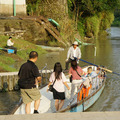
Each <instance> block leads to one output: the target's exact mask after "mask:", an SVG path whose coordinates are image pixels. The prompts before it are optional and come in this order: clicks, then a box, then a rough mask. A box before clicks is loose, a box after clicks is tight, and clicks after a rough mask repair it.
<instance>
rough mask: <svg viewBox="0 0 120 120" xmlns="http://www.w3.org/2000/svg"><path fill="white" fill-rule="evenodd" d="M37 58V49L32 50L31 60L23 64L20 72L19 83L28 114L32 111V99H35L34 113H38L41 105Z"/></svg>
mask: <svg viewBox="0 0 120 120" xmlns="http://www.w3.org/2000/svg"><path fill="white" fill-rule="evenodd" d="M37 58H38V53H37V52H36V51H32V52H30V54H29V60H28V61H27V62H26V63H24V64H23V65H22V66H21V68H20V70H19V73H18V76H19V80H18V85H19V86H20V90H21V97H22V100H23V103H25V104H26V106H25V111H26V113H27V114H30V113H31V110H30V107H31V102H32V101H35V103H34V113H38V108H39V105H40V97H41V95H40V92H39V90H38V89H37V88H36V85H37V83H38V82H41V77H40V73H39V70H38V67H37V66H36V65H35V62H36V61H37Z"/></svg>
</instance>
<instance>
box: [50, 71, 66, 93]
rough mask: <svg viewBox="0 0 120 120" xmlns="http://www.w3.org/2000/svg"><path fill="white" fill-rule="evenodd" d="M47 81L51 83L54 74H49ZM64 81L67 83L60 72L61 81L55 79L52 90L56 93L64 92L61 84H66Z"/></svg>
mask: <svg viewBox="0 0 120 120" xmlns="http://www.w3.org/2000/svg"><path fill="white" fill-rule="evenodd" d="M49 81H50V82H52V83H53V82H54V81H55V72H53V73H52V74H51V76H50V79H49ZM66 81H67V79H66V77H65V75H64V73H63V72H61V79H59V80H58V79H56V81H55V83H54V85H53V88H54V89H55V90H56V91H58V92H64V91H65V89H64V84H63V82H66Z"/></svg>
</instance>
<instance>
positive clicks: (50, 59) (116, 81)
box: [0, 27, 120, 114]
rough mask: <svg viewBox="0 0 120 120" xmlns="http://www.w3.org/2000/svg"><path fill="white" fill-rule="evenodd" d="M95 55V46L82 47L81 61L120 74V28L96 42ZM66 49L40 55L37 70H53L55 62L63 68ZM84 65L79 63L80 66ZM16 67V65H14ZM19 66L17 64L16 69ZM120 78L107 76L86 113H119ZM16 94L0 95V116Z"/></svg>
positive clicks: (12, 103)
mask: <svg viewBox="0 0 120 120" xmlns="http://www.w3.org/2000/svg"><path fill="white" fill-rule="evenodd" d="M96 47H97V55H96V57H95V56H94V50H95V46H93V45H89V46H82V47H81V51H82V59H84V60H86V61H89V62H91V63H95V64H97V65H103V66H106V67H107V68H108V69H110V70H113V71H114V72H117V73H120V28H116V27H112V28H111V36H110V37H109V38H105V37H104V36H101V37H100V39H99V40H97V41H96ZM66 55H67V49H66V50H65V51H61V52H50V53H48V54H45V55H41V56H40V57H39V59H38V61H37V63H36V64H37V65H38V67H39V69H42V68H43V67H44V66H45V63H47V65H48V69H53V66H54V63H55V62H58V61H59V62H61V64H62V66H63V69H64V68H65V59H66ZM84 65H86V64H85V63H83V62H80V66H84ZM15 66H16V65H15ZM19 66H20V65H19V64H17V67H19ZM119 86H120V78H119V76H117V75H115V74H110V73H108V74H107V81H106V87H105V89H104V91H103V93H102V95H101V97H100V98H99V99H98V101H97V102H96V103H95V104H94V105H93V106H92V107H91V108H90V109H89V110H88V111H120V102H119V101H120V87H119ZM19 97H20V96H19V93H18V92H10V93H0V114H7V113H9V111H11V109H12V108H14V106H15V104H16V103H17V101H18V99H19Z"/></svg>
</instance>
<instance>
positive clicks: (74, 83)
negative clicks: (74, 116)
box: [71, 79, 83, 98]
mask: <svg viewBox="0 0 120 120" xmlns="http://www.w3.org/2000/svg"><path fill="white" fill-rule="evenodd" d="M82 82H83V80H82V79H81V80H73V81H72V84H71V98H72V97H73V96H74V95H75V94H76V93H77V91H78V90H79V88H80V85H81V83H82Z"/></svg>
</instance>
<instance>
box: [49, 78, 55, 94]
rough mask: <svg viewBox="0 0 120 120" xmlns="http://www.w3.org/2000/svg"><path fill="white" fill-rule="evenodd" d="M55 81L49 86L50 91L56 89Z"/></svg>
mask: <svg viewBox="0 0 120 120" xmlns="http://www.w3.org/2000/svg"><path fill="white" fill-rule="evenodd" d="M55 81H56V78H55ZM55 81H54V82H53V84H52V85H50V86H49V91H50V92H53V90H54V88H53V85H54V84H55Z"/></svg>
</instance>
